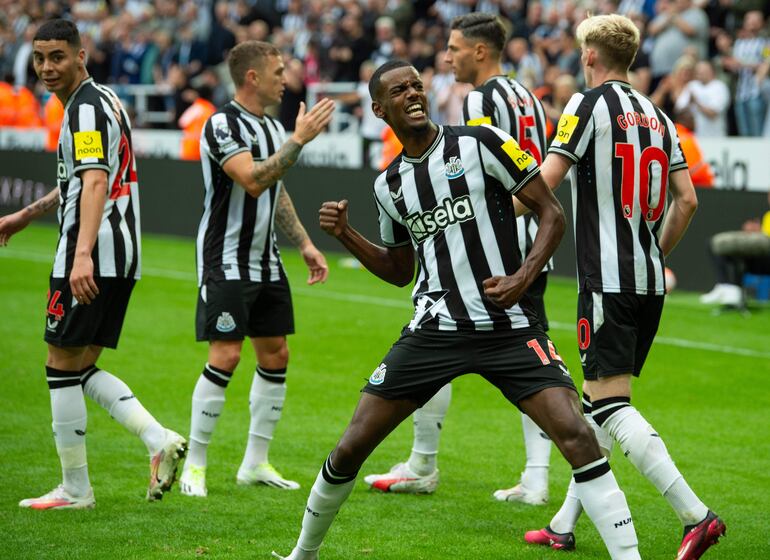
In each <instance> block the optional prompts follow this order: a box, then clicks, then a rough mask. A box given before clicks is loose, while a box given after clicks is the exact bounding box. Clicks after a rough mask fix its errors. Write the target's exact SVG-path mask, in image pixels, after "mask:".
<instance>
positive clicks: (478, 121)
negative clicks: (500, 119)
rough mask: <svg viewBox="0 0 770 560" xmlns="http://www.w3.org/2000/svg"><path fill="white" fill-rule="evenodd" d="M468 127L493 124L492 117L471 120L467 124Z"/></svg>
mask: <svg viewBox="0 0 770 560" xmlns="http://www.w3.org/2000/svg"><path fill="white" fill-rule="evenodd" d="M465 124H467V125H468V126H481V125H482V124H488V125H491V124H492V117H479V118H477V119H471V120H469V121H468V122H466V123H465Z"/></svg>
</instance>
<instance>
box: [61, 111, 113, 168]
mask: <svg viewBox="0 0 770 560" xmlns="http://www.w3.org/2000/svg"><path fill="white" fill-rule="evenodd" d="M71 111H72V112H71V113H70V119H69V126H70V134H71V137H72V146H71V148H72V160H73V163H74V171H75V173H78V172H80V171H84V170H86V169H104V170H105V171H107V173H109V172H110V163H109V162H110V156H111V152H112V151H114V150H117V148H118V141H119V137H118V131H117V127H116V126H115V125H112V124H111V123H110V118H109V116H108V115H107V112H106V111H105V110H104V107H102V106H100V105H94V104H91V103H80V104H79V105H76V106H75V107H73V108H72V109H71Z"/></svg>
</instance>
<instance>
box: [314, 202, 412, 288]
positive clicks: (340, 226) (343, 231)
mask: <svg viewBox="0 0 770 560" xmlns="http://www.w3.org/2000/svg"><path fill="white" fill-rule="evenodd" d="M319 219H320V224H321V229H323V230H324V231H325V232H326V233H328V234H329V235H333V236H334V237H336V238H337V239H338V240H339V241H340V243H342V244H343V245H344V246H345V247H346V248H347V250H348V251H350V253H351V254H352V255H353V256H354V257H356V258H357V259H358V260H359V261H360V262H361V264H362V265H364V266H365V267H366V269H367V270H368V271H369V272H371V273H372V274H374V275H375V276H377V277H379V278H381V279H383V280H385V281H386V282H389V283H390V284H395V285H396V286H399V287H402V286H406V285H407V284H409V283H410V282H411V281H412V279H413V278H414V250H413V249H412V246H411V245H402V246H399V247H380V246H379V245H375V244H374V243H372V242H371V241H369V240H368V239H366V238H365V237H364V236H363V235H361V234H360V233H358V232H357V231H356V230H355V229H353V228H352V227H351V226H350V224H349V223H348V201H347V200H343V201H341V202H336V201H334V202H324V203H323V205H322V206H321V210H320V211H319Z"/></svg>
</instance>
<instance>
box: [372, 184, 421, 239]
mask: <svg viewBox="0 0 770 560" xmlns="http://www.w3.org/2000/svg"><path fill="white" fill-rule="evenodd" d="M382 193H385V194H384V196H383V198H385V199H384V200H381V198H380V195H381V194H382ZM386 197H387V198H392V197H391V196H390V191H389V189H388V186H387V182H386V180H385V178H384V174H383V175H380V176H379V177H378V178H377V180H376V181H375V183H374V200H375V202H376V204H377V220H378V222H379V225H380V239H381V240H382V244H383V245H385V246H386V247H402V246H404V245H409V244H410V243H411V242H412V238H411V236H410V235H409V230H408V229H406V227H405V226H404V225H403V224H402V223H401V222H400V221H399V220H398V219H397V218H396V217H397V216H398V212H397V211H396V208H395V206H393V202H392V201H391V200H387V198H386ZM386 207H387V208H386Z"/></svg>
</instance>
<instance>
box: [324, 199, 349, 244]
mask: <svg viewBox="0 0 770 560" xmlns="http://www.w3.org/2000/svg"><path fill="white" fill-rule="evenodd" d="M318 214H319V217H318V218H319V223H320V225H321V229H322V230H324V231H325V232H326V233H328V234H329V235H333V236H334V237H339V236H340V235H342V232H343V231H345V228H346V227H348V201H347V200H342V201H340V202H336V201H332V202H324V203H323V204H322V205H321V209H320V210H319V211H318Z"/></svg>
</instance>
